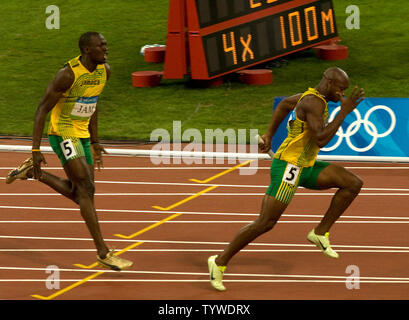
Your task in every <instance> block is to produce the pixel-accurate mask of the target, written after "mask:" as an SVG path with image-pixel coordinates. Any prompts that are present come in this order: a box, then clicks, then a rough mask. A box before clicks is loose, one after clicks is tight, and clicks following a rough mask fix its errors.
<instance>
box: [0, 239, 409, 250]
mask: <svg viewBox="0 0 409 320" xmlns="http://www.w3.org/2000/svg"><path fill="white" fill-rule="evenodd" d="M0 239H25V240H61V241H93V239H92V238H63V237H33V236H0ZM105 241H107V242H111V241H112V242H131V243H135V242H146V243H160V244H162V243H167V244H184V245H186V244H197V245H226V244H228V242H209V241H184V240H142V239H105ZM248 245H249V246H267V247H269V246H270V247H315V245H313V244H296V243H261V242H252V243H249V244H248ZM331 246H332V247H334V248H356V249H398V250H399V249H400V250H409V247H403V246H373V245H371V246H370V245H340V244H332V245H331Z"/></svg>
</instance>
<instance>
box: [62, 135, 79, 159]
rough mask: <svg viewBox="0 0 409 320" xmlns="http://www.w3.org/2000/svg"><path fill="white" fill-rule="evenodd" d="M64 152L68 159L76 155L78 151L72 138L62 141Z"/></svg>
mask: <svg viewBox="0 0 409 320" xmlns="http://www.w3.org/2000/svg"><path fill="white" fill-rule="evenodd" d="M60 146H61V149H62V152H63V153H64V157H65V159H66V160H68V159H70V158H72V157H75V156H76V155H77V152H76V151H75V148H74V145H73V144H72V141H71V139H67V140H64V141H62V142H61V143H60Z"/></svg>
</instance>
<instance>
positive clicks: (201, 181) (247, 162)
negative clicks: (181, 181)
mask: <svg viewBox="0 0 409 320" xmlns="http://www.w3.org/2000/svg"><path fill="white" fill-rule="evenodd" d="M252 161H253V160H248V161H246V162H243V163H240V164H238V165H237V166H234V167H232V168H230V169H228V170H225V171H223V172H220V173H218V174H216V175H214V176H212V177H210V178H207V179H206V180H198V179H189V181H193V182H197V183H207V182H209V181H212V180H214V179H216V178H218V177H221V176H223V175H225V174H227V173H229V172H232V171H233V170H236V169H237V168H240V167H244V166H245V165H247V164H249V163H250V162H252Z"/></svg>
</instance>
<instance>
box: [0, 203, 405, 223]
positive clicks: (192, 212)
mask: <svg viewBox="0 0 409 320" xmlns="http://www.w3.org/2000/svg"><path fill="white" fill-rule="evenodd" d="M0 209H24V210H41V211H79V208H55V207H25V206H0ZM97 211H98V212H107V213H155V214H176V213H180V214H183V215H220V216H258V215H259V214H258V213H240V212H197V211H157V210H131V209H128V210H126V209H98V210H97ZM282 217H293V218H322V217H323V215H311V214H283V215H282ZM340 219H384V220H409V217H407V216H404V217H384V216H379V217H378V216H354V215H343V216H341V218H340Z"/></svg>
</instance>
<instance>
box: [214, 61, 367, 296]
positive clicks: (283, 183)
mask: <svg viewBox="0 0 409 320" xmlns="http://www.w3.org/2000/svg"><path fill="white" fill-rule="evenodd" d="M348 87H349V78H348V75H347V74H346V73H345V71H343V70H341V69H339V68H335V67H334V68H330V69H327V70H326V71H325V72H324V74H323V77H322V79H321V81H320V83H319V84H318V85H317V86H316V87H315V88H309V89H308V90H307V91H305V92H304V93H302V94H296V95H294V96H290V97H288V98H285V99H283V100H282V101H281V102H280V103H279V105H278V106H277V108H276V110H275V111H274V113H273V116H272V118H271V121H270V125H269V127H268V129H267V131H266V133H265V134H264V135H263V137H262V138H263V140H264V144H261V145H260V148H261V150H262V151H263V152H267V151H269V150H270V148H271V140H272V137H273V136H274V134H275V132H276V130H277V128H278V127H279V125H280V123H281V122H282V121H283V120H284V119H285V118H286V116H287V115H288V114H289V113H290V112H291V113H292V114H291V117H290V120H289V122H288V126H287V129H288V136H287V138H286V139H285V140H284V141H283V143H282V144H281V146H280V147H279V148H278V150H277V152H276V154H275V156H274V159H273V161H272V165H271V183H270V186H269V187H268V189H267V191H266V194H265V196H264V199H263V202H262V208H261V212H260V215H259V217H258V219H257V220H256V221H254V222H252V223H251V224H249V225H247V226H245V227H244V228H242V229H241V230H240V231H239V233H238V234H237V235H236V237H235V238H234V239H233V241H232V242H231V243H230V244H229V245H228V246H227V247H226V248H225V250H224V251H223V252H222V253H221V254H220V255H214V256H211V257H209V259H208V267H209V274H210V282H211V285H212V286H213V287H214V288H215V289H217V290H219V291H224V290H226V288H225V287H224V285H223V283H222V279H223V273H224V271H225V269H226V266H227V264H228V262H229V261H230V259H231V258H232V257H233V256H234V255H235V254H236V253H237V252H239V251H240V250H241V249H242V248H243V247H245V246H246V245H247V244H249V243H250V242H251V241H253V240H254V239H256V238H257V237H258V236H260V235H262V234H263V233H265V232H267V231H269V230H271V229H272V228H273V227H274V225H275V224H276V223H277V221H278V219H279V218H280V216H281V215H282V213H283V212H284V210H285V209H286V208H287V206H288V204H289V203H290V201H291V199H292V198H293V196H294V193H295V191H296V189H297V187H298V186H303V187H305V188H309V189H318V190H323V189H329V188H337V189H338V191H337V192H336V193H335V195H334V197H333V199H332V201H331V204H330V207H329V209H328V211H327V212H326V213H325V215H324V217H323V219H322V220H321V222H320V223H319V225H318V226H316V227H315V229H313V230H311V231H310V233H309V234H308V235H307V239H308V240H309V241H310V242H312V243H313V244H315V245H316V246H317V247H318V248H319V249H320V250H321V251H322V252H323V253H324V254H325V255H327V256H329V257H332V258H338V254H337V253H336V252H335V251H334V250H332V248H331V246H330V242H329V229H330V228H331V226H332V225H333V223H334V222H335V221H336V220H337V219H338V218H339V217H340V216H341V214H342V213H343V212H344V211H345V210H346V209H347V208H348V206H349V205H350V204H351V202H352V201H353V200H354V199H355V197H356V196H357V195H358V193H359V192H360V190H361V187H362V184H363V183H362V181H361V179H360V178H359V177H357V176H356V175H355V174H353V173H351V172H350V171H348V170H346V169H345V168H343V167H341V166H338V165H335V164H331V163H328V162H322V161H317V155H318V152H319V150H320V148H322V147H324V146H325V145H326V144H327V143H328V142H329V141H330V140H331V139H332V138H333V137H334V135H335V134H336V132H337V130H338V128H339V127H340V126H341V124H342V122H343V121H344V119H345V117H346V116H347V115H348V114H349V113H350V112H352V111H353V110H354V109H355V108H356V107H357V105H358V104H359V103H360V102H361V101H362V99H363V96H364V90H363V89H360V90H358V88H357V87H355V88H354V89H353V90H352V92H351V94H350V95H349V96H348V97H344V92H345V91H346V89H347V88H348ZM328 101H333V102H338V101H341V110H340V111H339V112H338V114H337V115H336V117H335V118H334V120H333V121H332V122H331V123H328V122H327V120H328Z"/></svg>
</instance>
